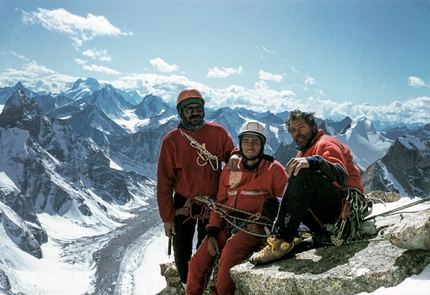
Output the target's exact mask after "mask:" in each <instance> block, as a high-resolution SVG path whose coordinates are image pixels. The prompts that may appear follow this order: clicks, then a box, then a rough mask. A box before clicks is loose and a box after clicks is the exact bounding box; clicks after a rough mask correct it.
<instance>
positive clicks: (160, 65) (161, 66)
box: [149, 57, 179, 73]
mask: <svg viewBox="0 0 430 295" xmlns="http://www.w3.org/2000/svg"><path fill="white" fill-rule="evenodd" d="M149 62H150V63H151V65H152V66H153V67H154V68H156V69H157V70H158V71H160V72H163V73H171V72H174V71H177V70H179V67H178V66H177V65H170V64H168V63H167V62H165V61H164V60H162V59H161V58H159V57H156V58H154V59H151V60H149Z"/></svg>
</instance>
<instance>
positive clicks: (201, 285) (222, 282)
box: [186, 230, 261, 295]
mask: <svg viewBox="0 0 430 295" xmlns="http://www.w3.org/2000/svg"><path fill="white" fill-rule="evenodd" d="M217 241H218V245H219V248H220V250H222V252H221V257H220V260H219V269H218V280H217V282H216V291H217V294H220V295H221V294H222V295H227V294H234V289H235V285H234V282H233V280H232V279H231V277H230V269H231V268H232V267H233V266H235V265H237V264H239V263H241V262H242V260H243V258H244V257H245V256H246V255H248V254H249V253H251V252H252V251H253V250H255V248H257V247H258V246H259V245H260V244H261V238H259V237H256V236H252V235H249V234H247V233H244V232H243V231H241V230H239V231H237V233H236V235H235V236H234V237H233V238H232V239H231V240H230V241H228V243H226V241H227V236H226V234H225V233H224V232H223V231H222V230H221V231H220V233H219V234H218V238H217ZM207 244H208V241H207V238H206V239H204V241H203V243H202V245H201V246H200V247H199V249H198V250H197V252H196V253H195V254H194V255H193V257H192V258H191V260H190V262H189V265H188V278H187V288H186V294H187V295H197V294H198V295H201V294H203V292H204V289H205V286H206V277H207V275H208V273H209V271H210V270H211V269H212V266H213V257H212V256H211V255H210V254H209V252H208V251H207Z"/></svg>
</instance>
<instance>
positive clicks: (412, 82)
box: [408, 76, 427, 88]
mask: <svg viewBox="0 0 430 295" xmlns="http://www.w3.org/2000/svg"><path fill="white" fill-rule="evenodd" d="M408 85H409V86H412V87H414V88H420V87H423V86H427V85H426V83H425V82H424V81H423V80H422V79H421V78H418V77H415V76H410V77H409V78H408Z"/></svg>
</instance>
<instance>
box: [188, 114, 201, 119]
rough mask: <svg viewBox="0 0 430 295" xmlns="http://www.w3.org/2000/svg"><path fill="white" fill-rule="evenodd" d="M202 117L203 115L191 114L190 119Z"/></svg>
mask: <svg viewBox="0 0 430 295" xmlns="http://www.w3.org/2000/svg"><path fill="white" fill-rule="evenodd" d="M201 118H202V116H200V115H192V116H190V120H193V119H201Z"/></svg>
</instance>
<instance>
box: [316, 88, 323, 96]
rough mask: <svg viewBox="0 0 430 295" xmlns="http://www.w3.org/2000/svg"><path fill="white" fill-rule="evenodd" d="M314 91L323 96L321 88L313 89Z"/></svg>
mask: <svg viewBox="0 0 430 295" xmlns="http://www.w3.org/2000/svg"><path fill="white" fill-rule="evenodd" d="M314 91H315V92H316V93H317V94H318V95H321V96H325V93H324V91H322V90H321V89H315V90H314Z"/></svg>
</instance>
